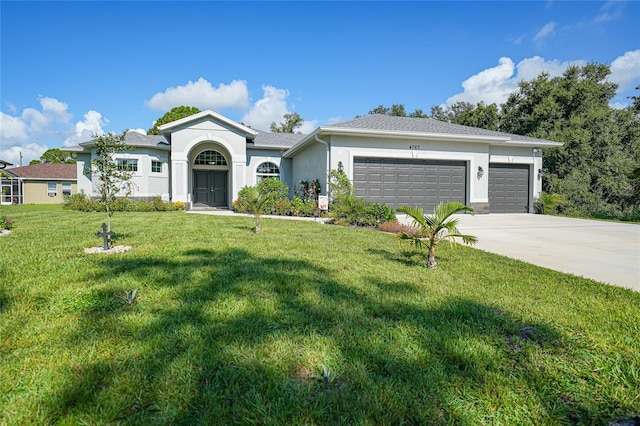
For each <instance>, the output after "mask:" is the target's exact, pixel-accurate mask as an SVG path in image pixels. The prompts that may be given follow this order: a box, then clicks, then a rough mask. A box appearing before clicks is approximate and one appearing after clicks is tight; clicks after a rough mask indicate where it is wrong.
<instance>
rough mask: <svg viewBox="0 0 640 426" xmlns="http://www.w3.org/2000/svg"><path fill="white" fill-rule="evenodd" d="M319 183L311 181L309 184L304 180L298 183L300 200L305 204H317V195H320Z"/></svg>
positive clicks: (315, 180)
mask: <svg viewBox="0 0 640 426" xmlns="http://www.w3.org/2000/svg"><path fill="white" fill-rule="evenodd" d="M321 191H322V190H321V188H320V181H319V180H318V179H312V180H311V182H309V181H306V180H301V181H300V198H302V200H303V201H304V202H305V203H306V202H313V203H314V204H315V203H317V202H318V195H320V194H321Z"/></svg>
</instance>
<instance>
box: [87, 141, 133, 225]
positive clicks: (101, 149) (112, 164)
mask: <svg viewBox="0 0 640 426" xmlns="http://www.w3.org/2000/svg"><path fill="white" fill-rule="evenodd" d="M126 133H127V132H126V131H125V132H123V133H122V134H121V135H115V134H113V133H109V134H108V135H93V136H92V137H93V143H94V147H95V148H94V149H95V151H96V157H95V158H94V159H93V160H91V164H92V165H93V173H94V174H95V175H96V190H97V192H98V194H100V201H101V202H103V203H104V205H105V208H106V211H107V232H110V231H111V216H112V214H113V211H112V210H111V206H112V205H113V202H114V201H115V200H116V197H117V195H118V192H120V186H121V185H122V184H123V183H127V182H128V181H129V180H130V179H131V176H132V175H133V172H132V171H131V170H130V169H129V168H128V167H127V166H120V165H118V162H117V160H116V159H115V154H117V153H119V152H123V151H126V150H129V149H131V147H129V146H127V144H126V143H125V136H126Z"/></svg>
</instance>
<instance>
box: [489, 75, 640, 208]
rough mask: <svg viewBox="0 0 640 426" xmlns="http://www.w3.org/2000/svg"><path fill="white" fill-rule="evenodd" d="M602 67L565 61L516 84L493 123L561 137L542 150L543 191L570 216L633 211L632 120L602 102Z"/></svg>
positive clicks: (639, 136)
mask: <svg viewBox="0 0 640 426" xmlns="http://www.w3.org/2000/svg"><path fill="white" fill-rule="evenodd" d="M609 74H610V69H609V66H608V65H602V64H588V65H585V66H582V67H577V66H574V67H570V68H568V69H567V70H566V71H565V72H564V73H563V75H562V76H560V77H555V78H550V77H549V75H548V74H544V73H543V74H541V75H540V76H538V77H537V78H535V79H533V80H531V81H523V82H521V83H520V85H519V88H518V90H517V91H516V92H514V93H512V94H511V95H510V96H509V98H508V99H507V101H506V102H505V104H503V105H502V112H501V119H500V129H501V130H502V131H505V132H509V133H516V134H521V135H527V136H533V137H537V138H542V139H549V140H554V141H558V142H563V143H564V145H563V146H561V147H557V148H553V149H549V150H546V151H545V155H544V157H543V162H544V163H543V165H544V167H543V168H544V172H545V177H544V182H543V184H544V189H545V191H547V192H554V193H558V194H560V195H561V196H562V197H563V198H565V199H567V200H568V210H569V213H571V214H577V215H585V216H606V217H621V216H623V215H626V214H630V213H632V212H633V211H634V210H635V211H637V210H638V209H640V200H638V199H637V198H636V197H634V194H633V170H634V169H635V168H637V167H638V166H639V159H640V144H639V141H640V130H639V125H640V123H639V118H638V117H637V115H634V114H633V111H632V108H627V109H623V110H617V109H614V108H611V107H610V106H609V102H610V101H611V100H612V99H613V97H614V96H615V94H616V90H617V85H616V84H614V83H611V82H610V81H608V80H607V77H608V75H609Z"/></svg>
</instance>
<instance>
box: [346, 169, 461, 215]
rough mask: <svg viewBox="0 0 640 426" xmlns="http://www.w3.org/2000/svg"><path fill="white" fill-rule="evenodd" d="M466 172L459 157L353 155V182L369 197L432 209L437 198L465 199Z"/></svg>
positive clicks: (389, 203) (395, 204) (377, 200)
mask: <svg viewBox="0 0 640 426" xmlns="http://www.w3.org/2000/svg"><path fill="white" fill-rule="evenodd" d="M466 174H467V169H466V163H464V162H461V161H435V160H404V159H403V160H400V159H388V158H384V159H380V158H355V159H354V182H353V184H354V187H355V193H356V195H357V196H361V197H365V198H366V199H367V200H369V201H372V202H382V203H385V204H388V205H389V206H390V207H392V208H397V207H400V206H403V205H404V206H406V205H410V206H420V207H422V208H425V209H427V210H431V209H433V207H434V206H435V204H437V203H438V202H440V201H459V202H461V203H466ZM380 176H381V177H380Z"/></svg>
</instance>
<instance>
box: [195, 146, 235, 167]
mask: <svg viewBox="0 0 640 426" xmlns="http://www.w3.org/2000/svg"><path fill="white" fill-rule="evenodd" d="M194 164H199V165H205V166H226V165H227V160H226V159H225V158H224V155H222V154H220V153H219V152H218V151H214V150H212V149H210V150H208V151H202V152H201V153H200V154H198V156H197V157H196V159H195V161H194Z"/></svg>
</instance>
